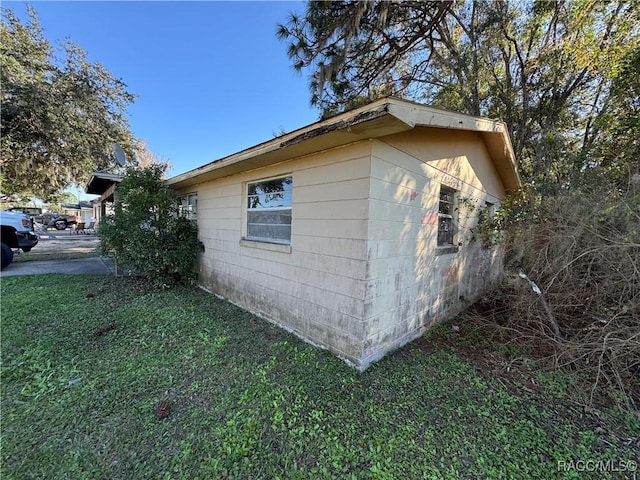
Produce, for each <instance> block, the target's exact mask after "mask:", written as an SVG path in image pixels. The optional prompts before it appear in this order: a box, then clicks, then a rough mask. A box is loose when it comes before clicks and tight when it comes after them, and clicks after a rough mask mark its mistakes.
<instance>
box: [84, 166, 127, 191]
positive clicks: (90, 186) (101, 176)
mask: <svg viewBox="0 0 640 480" xmlns="http://www.w3.org/2000/svg"><path fill="white" fill-rule="evenodd" d="M123 178H124V176H123V175H119V174H116V173H105V172H93V173H92V174H91V176H90V177H89V180H88V181H87V184H86V186H85V189H84V191H85V192H87V193H89V194H92V195H102V194H103V193H105V192H106V191H107V190H109V188H111V187H112V186H113V185H115V184H117V183H120V182H121V181H122V179H123Z"/></svg>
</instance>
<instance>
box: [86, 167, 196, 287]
mask: <svg viewBox="0 0 640 480" xmlns="http://www.w3.org/2000/svg"><path fill="white" fill-rule="evenodd" d="M163 174H164V167H163V166H161V165H151V166H149V167H146V168H134V167H129V168H127V173H126V175H125V177H124V179H123V180H122V182H121V183H120V185H119V186H118V190H117V192H116V202H115V205H114V213H113V214H112V215H107V216H106V217H103V218H102V220H101V221H100V226H99V229H98V233H99V235H100V244H101V249H102V250H103V251H105V252H109V253H111V254H113V255H114V256H115V258H116V261H117V262H118V263H119V264H120V265H122V266H123V267H125V268H128V269H131V270H132V271H135V272H138V273H139V274H141V275H144V276H146V277H147V278H149V279H151V280H153V281H155V282H157V283H160V284H164V285H172V284H178V283H185V282H188V281H190V280H192V279H193V277H194V273H193V264H194V261H195V259H196V256H197V255H198V253H200V252H202V251H203V250H204V248H203V245H202V243H201V242H200V241H199V240H198V229H197V226H196V225H195V223H192V222H191V221H189V220H187V219H186V218H184V217H180V216H178V205H177V202H176V196H175V193H174V191H173V190H172V189H170V188H168V187H166V186H165V185H164V182H163V180H162V176H163Z"/></svg>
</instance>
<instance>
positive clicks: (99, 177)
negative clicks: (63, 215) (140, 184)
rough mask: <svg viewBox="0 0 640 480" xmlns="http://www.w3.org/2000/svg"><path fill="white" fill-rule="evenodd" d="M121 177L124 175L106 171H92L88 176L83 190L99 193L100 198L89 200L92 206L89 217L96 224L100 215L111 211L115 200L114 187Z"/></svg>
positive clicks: (92, 193) (93, 193)
mask: <svg viewBox="0 0 640 480" xmlns="http://www.w3.org/2000/svg"><path fill="white" fill-rule="evenodd" d="M123 178H124V175H119V174H116V173H106V172H93V173H92V174H91V176H90V177H89V180H88V181H87V185H86V186H85V192H87V193H89V194H91V195H100V198H96V199H95V200H93V201H92V202H91V203H92V206H93V213H92V215H91V217H92V219H93V221H95V222H96V224H97V223H98V222H99V221H100V219H101V218H102V217H104V216H106V215H107V214H109V213H111V211H112V209H113V203H114V202H115V191H116V187H117V186H118V185H119V184H120V182H121V181H122V179H123ZM89 221H91V219H90V220H89Z"/></svg>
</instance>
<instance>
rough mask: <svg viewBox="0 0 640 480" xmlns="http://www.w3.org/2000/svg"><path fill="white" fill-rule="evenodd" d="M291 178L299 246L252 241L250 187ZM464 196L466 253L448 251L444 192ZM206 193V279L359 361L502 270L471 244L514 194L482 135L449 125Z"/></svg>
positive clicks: (202, 202)
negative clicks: (444, 249)
mask: <svg viewBox="0 0 640 480" xmlns="http://www.w3.org/2000/svg"><path fill="white" fill-rule="evenodd" d="M284 175H291V176H292V177H293V189H292V192H293V193H292V195H293V200H292V234H291V245H290V246H281V245H277V246H274V245H270V244H263V243H259V242H247V241H244V240H242V237H243V234H244V223H245V210H244V209H245V201H246V200H245V196H246V183H247V182H252V181H257V180H261V179H266V178H271V177H277V176H284ZM441 184H443V185H447V186H449V187H451V188H453V189H455V190H456V191H457V192H458V197H459V198H465V199H466V202H467V203H466V204H462V203H459V205H458V206H459V209H458V214H457V217H458V218H457V220H458V227H459V230H458V233H457V238H456V242H460V243H461V246H460V249H459V251H458V252H457V253H455V254H445V255H437V254H436V253H437V251H438V249H437V247H436V234H437V218H438V193H439V188H440V185H441ZM195 191H197V193H198V213H197V216H198V227H199V236H200V239H201V240H202V242H203V243H204V246H205V252H204V253H203V254H202V255H201V258H200V261H199V263H198V273H199V281H200V283H201V284H202V286H204V287H205V288H207V289H208V290H210V291H213V292H215V293H218V294H220V295H222V296H224V297H226V298H228V299H229V300H231V301H233V302H234V303H237V304H239V305H241V306H243V307H245V308H247V309H248V310H250V311H253V312H256V313H259V314H261V315H263V316H264V317H266V318H268V319H270V320H273V321H275V322H276V323H278V324H280V325H282V326H284V327H285V328H288V329H291V330H293V331H294V332H296V333H298V334H299V335H300V336H302V337H304V338H306V339H308V340H310V341H311V342H313V343H316V344H319V345H322V346H325V347H327V348H329V349H331V350H332V351H333V352H334V353H336V354H337V355H339V356H341V357H343V358H345V359H347V360H349V361H351V362H353V363H355V364H356V365H357V366H358V367H359V368H364V367H366V366H367V365H368V364H369V363H370V362H372V361H375V360H376V359H378V358H380V357H381V356H382V355H384V353H386V352H388V351H390V350H392V349H394V348H396V347H398V346H400V345H402V344H403V343H406V342H407V341H409V340H411V339H413V338H415V337H417V336H418V335H420V334H422V333H423V332H424V330H425V329H426V328H427V327H428V326H429V325H430V324H431V323H432V322H434V321H437V320H439V319H442V318H445V317H447V316H449V315H451V314H453V313H455V312H457V311H458V310H460V309H461V308H463V307H464V306H466V305H467V304H468V301H469V300H472V299H474V298H476V297H477V296H478V295H479V294H480V292H481V291H482V289H483V288H484V287H486V286H487V285H488V281H490V280H491V279H493V278H495V276H497V273H498V272H499V270H500V268H501V255H500V254H499V252H498V251H497V250H486V249H483V248H482V247H481V245H480V242H478V241H475V242H472V241H471V232H470V229H471V228H472V227H473V225H474V224H475V221H476V220H475V219H476V218H477V212H475V213H474V212H472V211H470V209H469V208H468V205H471V204H474V203H475V204H477V205H480V206H483V205H484V202H486V201H488V202H491V203H493V204H495V205H496V206H497V205H498V204H499V203H500V198H502V197H503V196H504V189H503V187H502V184H501V182H500V180H499V178H498V176H497V175H496V173H495V170H494V169H493V166H492V164H491V161H490V159H489V156H488V153H487V150H486V148H485V147H484V144H483V142H482V139H481V137H480V136H479V135H477V134H474V133H470V132H462V131H457V132H456V131H450V130H442V129H433V128H432V129H428V128H415V129H413V130H412V131H409V132H405V133H401V134H396V135H392V136H389V137H383V138H381V139H378V140H369V141H363V142H360V143H357V144H353V145H349V146H346V147H341V148H335V149H331V150H328V151H325V152H321V153H318V154H314V155H310V156H306V157H303V158H298V159H295V160H291V161H287V162H283V163H280V164H278V165H274V166H269V167H265V168H260V169H256V170H252V171H249V172H243V173H240V174H236V175H232V176H230V177H226V178H222V179H218V180H215V181H211V182H208V183H204V184H200V185H197V186H196V187H193V188H190V189H188V190H184V191H182V192H179V193H181V194H186V193H190V192H195Z"/></svg>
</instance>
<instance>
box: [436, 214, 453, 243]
mask: <svg viewBox="0 0 640 480" xmlns="http://www.w3.org/2000/svg"><path fill="white" fill-rule="evenodd" d="M438 245H453V219H452V218H447V217H440V220H439V222H438Z"/></svg>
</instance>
